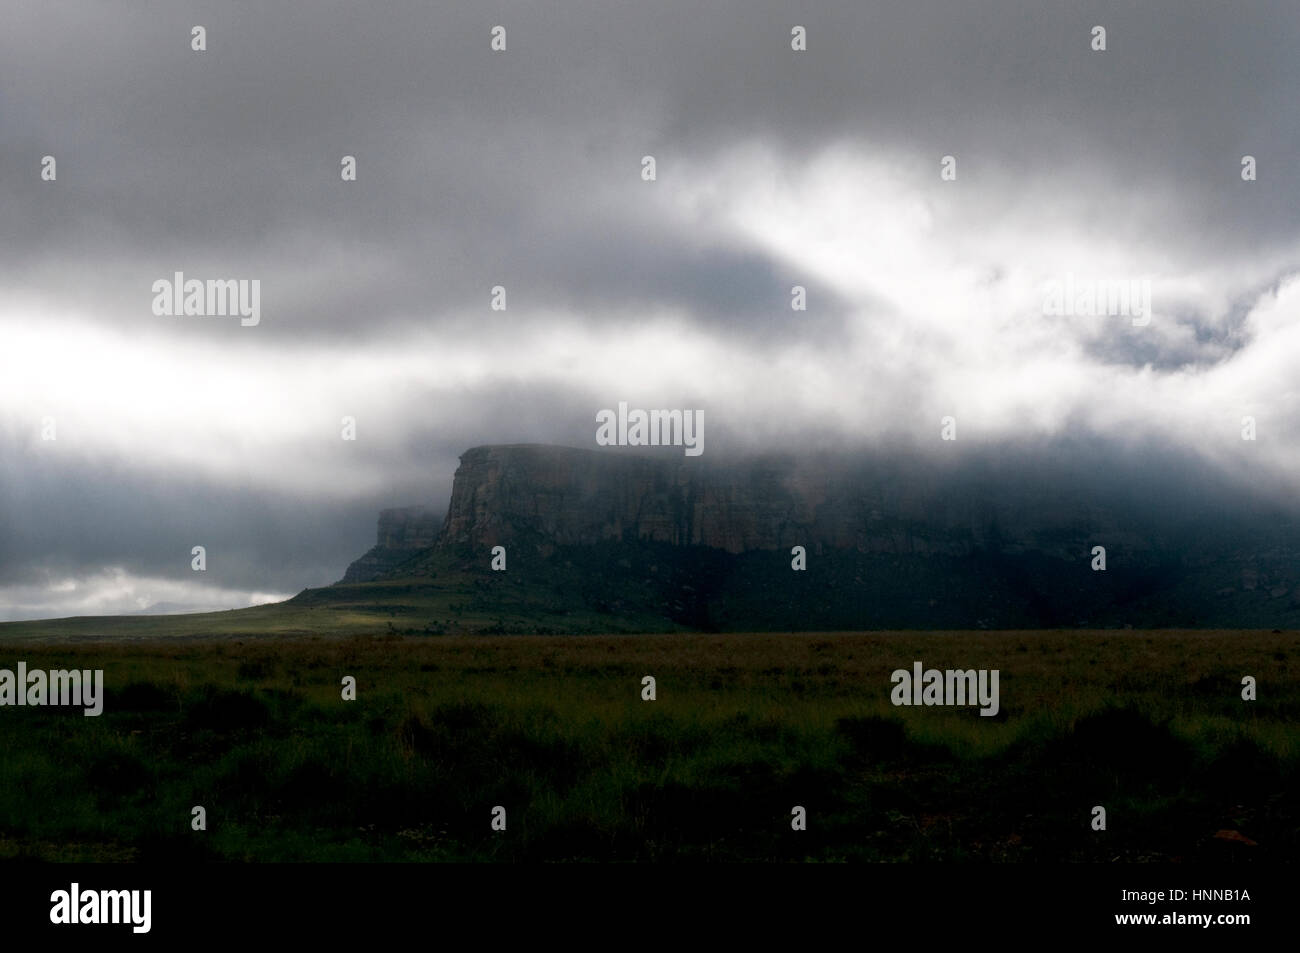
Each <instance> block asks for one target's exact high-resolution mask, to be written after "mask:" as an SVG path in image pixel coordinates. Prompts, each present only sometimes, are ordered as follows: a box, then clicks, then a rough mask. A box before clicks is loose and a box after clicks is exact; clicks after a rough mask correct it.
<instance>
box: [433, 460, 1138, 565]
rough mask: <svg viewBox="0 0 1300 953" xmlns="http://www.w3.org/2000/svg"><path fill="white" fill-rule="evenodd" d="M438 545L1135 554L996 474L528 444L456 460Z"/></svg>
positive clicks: (1096, 518) (1099, 521) (1117, 525)
mask: <svg viewBox="0 0 1300 953" xmlns="http://www.w3.org/2000/svg"><path fill="white" fill-rule="evenodd" d="M460 460H461V462H460V467H459V469H457V471H456V476H455V481H454V483H453V489H452V496H451V506H450V509H449V510H448V513H447V520H446V524H445V526H444V527H443V531H442V534H441V536H440V537H439V542H440V543H441V544H444V545H472V546H487V547H491V546H494V545H497V544H500V543H508V542H512V541H518V540H520V539H525V540H526V539H536V540H541V541H546V542H550V543H553V544H559V545H574V544H576V545H582V544H590V543H593V542H599V541H606V540H622V541H637V540H641V541H650V542H663V543H670V544H674V545H691V546H704V547H709V548H713V549H720V550H723V551H725V552H728V553H742V552H748V551H751V550H771V549H786V550H788V549H789V548H790V547H792V546H795V545H802V546H805V547H807V548H808V549H809V550H810V551H813V550H820V549H822V548H823V547H830V548H835V549H847V548H851V549H856V550H858V551H859V552H874V553H899V554H904V553H906V554H923V555H924V554H943V555H966V554H969V553H970V552H972V551H974V550H975V549H978V548H988V547H995V548H998V549H1000V550H1002V551H1006V552H1019V551H1024V550H1026V549H1034V550H1041V551H1050V552H1054V553H1059V554H1061V555H1064V554H1065V553H1067V552H1068V553H1069V554H1070V555H1071V556H1076V555H1078V549H1077V546H1079V545H1081V544H1082V543H1083V542H1085V541H1086V540H1087V538H1088V537H1089V536H1090V535H1096V534H1104V535H1105V537H1106V539H1107V542H1108V544H1109V545H1111V546H1129V547H1142V546H1143V545H1145V544H1146V542H1147V538H1146V537H1144V536H1143V535H1142V534H1140V533H1135V532H1134V530H1133V528H1132V527H1131V526H1128V525H1126V523H1125V521H1122V520H1119V519H1117V518H1116V514H1113V513H1109V514H1108V513H1106V512H1105V511H1104V510H1102V509H1100V508H1097V507H1090V506H1088V505H1086V504H1085V503H1082V502H1079V501H1072V502H1067V501H1065V500H1061V499H1056V498H1054V497H1052V496H1051V495H1044V494H1043V493H1042V492H1041V491H1039V492H1037V493H1035V494H1028V495H1027V494H1025V493H1018V492H1017V491H1018V488H1017V487H1016V486H1014V485H1013V484H1012V483H1011V482H1009V481H1008V480H1007V478H1006V475H1004V474H987V475H985V478H983V479H981V478H979V477H978V476H977V477H975V478H971V477H969V476H964V477H962V478H958V477H957V476H956V475H955V474H954V473H952V472H950V471H948V470H945V469H943V468H940V469H938V470H933V471H926V470H924V468H921V467H915V468H913V467H902V466H899V465H897V464H889V463H885V464H884V465H882V463H881V461H873V462H871V463H862V462H859V463H857V464H848V463H846V462H845V461H843V460H835V459H827V458H795V457H786V458H781V457H771V458H766V459H755V460H748V461H745V462H743V463H735V464H713V463H711V462H706V461H704V460H703V459H702V458H685V457H681V456H672V457H667V456H664V457H657V458H656V457H646V456H631V455H626V454H618V453H610V452H601V451H592V450H577V449H572V448H568V447H550V446H539V445H515V446H489V447H476V448H474V449H472V450H469V451H467V452H466V453H465V454H464V455H463V456H462V457H461V458H460Z"/></svg>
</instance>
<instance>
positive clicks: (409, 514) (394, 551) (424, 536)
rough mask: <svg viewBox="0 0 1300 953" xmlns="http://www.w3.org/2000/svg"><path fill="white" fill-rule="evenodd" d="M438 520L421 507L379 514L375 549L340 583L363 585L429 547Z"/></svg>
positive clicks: (439, 523) (431, 511) (355, 563)
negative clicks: (358, 583) (360, 583)
mask: <svg viewBox="0 0 1300 953" xmlns="http://www.w3.org/2000/svg"><path fill="white" fill-rule="evenodd" d="M441 526H442V518H441V517H440V515H439V514H438V512H437V511H435V510H432V509H429V508H428V507H423V506H408V507H402V508H399V509H390V510H382V511H381V512H380V514H379V534H378V539H377V540H376V542H375V545H374V546H373V547H372V548H371V549H370V551H369V552H367V553H366V554H365V555H364V556H362V557H361V558H360V559H358V560H356V561H355V562H353V563H352V565H350V566H349V567H348V569H347V572H345V573H344V574H343V578H342V579H341V580H339V581H340V582H345V583H352V582H366V581H368V580H371V579H375V578H376V577H378V576H381V575H383V574H384V573H386V572H389V571H391V570H392V569H394V568H396V567H397V566H398V565H400V564H401V563H402V561H403V560H405V559H409V558H410V557H411V556H412V555H414V554H415V553H418V552H422V551H423V550H426V549H428V548H429V547H431V546H432V545H433V544H434V543H435V542H437V539H438V533H439V530H440V529H441Z"/></svg>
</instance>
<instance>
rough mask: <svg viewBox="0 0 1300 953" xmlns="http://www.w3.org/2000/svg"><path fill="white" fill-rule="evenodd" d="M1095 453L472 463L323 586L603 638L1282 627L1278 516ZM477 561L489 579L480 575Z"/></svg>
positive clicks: (515, 456)
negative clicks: (362, 587)
mask: <svg viewBox="0 0 1300 953" xmlns="http://www.w3.org/2000/svg"><path fill="white" fill-rule="evenodd" d="M1096 449H1097V448H1096V447H1093V446H1090V445H1086V444H1082V443H1063V444H1061V445H1058V446H1054V447H1053V448H1052V452H1051V453H1050V454H1043V453H1032V452H1029V451H1027V450H1021V451H1016V450H1008V449H1007V448H1002V449H1001V450H1000V451H998V452H993V451H991V450H983V451H980V450H976V451H964V452H963V454H962V455H961V459H960V465H958V461H957V456H956V454H954V455H952V456H950V457H949V458H948V459H943V458H942V457H940V456H936V455H934V454H924V453H920V452H917V451H915V450H911V451H908V450H904V449H902V448H896V449H895V450H893V451H891V452H888V453H886V452H879V453H870V454H866V453H852V454H849V453H819V454H799V455H795V454H768V455H763V456H752V457H742V458H731V459H725V460H715V459H712V458H685V457H678V456H672V457H669V456H661V455H648V454H643V453H635V452H616V451H592V450H581V449H575V448H570V447H557V446H544V445H534V444H520V445H505V446H483V447H475V448H473V449H471V450H468V451H466V452H465V453H464V454H463V455H462V456H461V460H460V467H459V469H458V470H457V471H456V475H455V479H454V481H453V488H452V493H451V499H450V503H449V506H448V508H447V511H446V513H445V516H443V515H441V514H440V513H439V511H438V510H437V509H434V508H431V507H412V508H405V509H389V510H385V511H384V512H383V513H382V514H381V516H380V520H379V537H378V541H377V544H376V546H375V547H373V548H372V549H371V550H370V551H369V552H367V553H366V554H365V555H364V556H362V557H361V558H359V559H358V560H356V561H355V562H354V563H353V564H352V565H351V566H350V567H349V568H348V570H347V572H346V573H345V575H344V577H343V579H342V580H341V583H343V584H356V583H365V582H373V581H392V580H401V579H414V580H418V579H420V578H421V577H422V576H428V575H430V574H433V575H436V574H437V571H438V570H437V568H436V567H439V566H441V567H444V568H445V567H447V566H449V565H455V566H457V567H458V568H459V569H461V570H463V571H468V572H471V573H476V574H477V573H481V574H482V577H481V582H482V584H483V585H484V586H487V587H488V590H487V593H488V594H487V595H485V597H484V598H485V599H486V600H487V603H488V604H489V605H490V602H491V596H490V587H491V586H492V585H493V582H492V580H494V579H500V580H502V581H503V582H504V580H506V579H510V578H514V577H516V576H521V577H524V578H526V579H528V580H530V581H532V582H536V583H538V584H539V585H542V586H544V587H546V586H549V587H551V588H552V589H554V590H555V591H556V592H560V593H563V592H569V593H570V595H571V596H572V598H573V600H574V605H573V606H572V608H573V609H574V610H575V611H576V610H579V609H590V608H591V607H593V606H596V607H603V609H602V611H607V612H608V614H609V615H610V617H611V621H612V622H616V621H617V620H618V616H619V615H620V613H632V614H637V615H640V614H644V613H647V612H649V613H658V614H661V615H662V617H663V618H664V619H665V621H666V622H669V623H672V624H676V625H682V626H688V627H692V628H704V629H723V630H725V629H786V628H789V629H808V628H914V627H915V628H921V627H983V628H995V627H1046V626H1074V625H1080V626H1083V625H1087V626H1129V625H1131V626H1134V627H1164V626H1173V625H1179V626H1211V627H1243V626H1245V627H1274V626H1276V627H1283V626H1294V625H1295V624H1296V622H1297V619H1300V585H1298V584H1300V519H1298V518H1297V514H1296V512H1295V510H1294V509H1293V508H1291V507H1289V506H1288V505H1286V504H1285V502H1284V501H1283V500H1281V499H1278V498H1274V497H1271V496H1269V495H1267V494H1264V493H1261V492H1258V491H1256V490H1252V489H1251V488H1250V487H1251V486H1252V485H1253V484H1251V483H1250V481H1240V482H1239V481H1236V480H1234V479H1232V478H1231V477H1230V476H1228V475H1225V474H1223V473H1222V472H1221V471H1216V470H1211V469H1209V468H1206V467H1204V466H1197V465H1196V464H1195V463H1194V462H1192V461H1191V460H1188V459H1185V458H1181V457H1179V456H1178V455H1177V454H1176V453H1172V452H1161V451H1159V450H1153V449H1152V448H1150V447H1142V448H1135V449H1134V450H1133V451H1131V452H1129V453H1128V454H1125V453H1123V452H1119V453H1110V454H1107V455H1101V454H1098V453H1097V452H1096ZM496 546H501V547H504V548H505V550H506V554H507V560H508V561H507V569H506V570H505V572H493V571H492V570H490V568H489V563H490V561H491V555H492V549H493V547H496ZM794 547H803V548H804V550H805V552H806V565H807V568H806V569H804V570H802V571H796V570H795V569H793V568H792V561H793V560H794V558H795V557H794V555H793V554H792V551H793V550H794ZM1096 547H1103V548H1104V551H1105V552H1104V558H1105V563H1104V565H1105V568H1104V569H1101V568H1094V567H1099V566H1100V561H1099V558H1100V551H1099V550H1097V549H1096ZM579 581H580V582H581V585H575V584H576V583H578V582H579ZM481 608H483V606H480V609H481Z"/></svg>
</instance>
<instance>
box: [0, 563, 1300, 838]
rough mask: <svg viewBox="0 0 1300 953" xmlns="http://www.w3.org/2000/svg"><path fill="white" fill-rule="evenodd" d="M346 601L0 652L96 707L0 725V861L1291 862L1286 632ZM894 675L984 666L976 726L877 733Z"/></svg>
mask: <svg viewBox="0 0 1300 953" xmlns="http://www.w3.org/2000/svg"><path fill="white" fill-rule="evenodd" d="M376 595H377V593H376V592H375V591H373V590H362V591H361V592H360V593H359V595H358V602H357V605H358V606H360V608H348V607H347V605H348V603H347V600H346V599H341V600H335V601H333V602H331V603H330V604H329V606H326V605H324V604H319V605H313V604H312V600H311V597H310V593H308V594H306V598H302V597H300V600H298V601H296V602H295V603H290V604H285V605H284V606H281V607H264V608H261V609H249V610H241V611H240V612H229V613H212V614H207V615H206V616H203V617H200V616H173V617H166V618H150V617H137V618H133V619H129V620H120V619H119V620H67V621H63V622H54V623H24V624H15V625H11V626H5V627H3V628H0V631H2V632H3V633H4V636H3V638H4V641H3V642H0V667H5V668H13V667H14V666H15V665H16V663H17V662H18V661H19V660H22V661H25V662H26V663H27V665H28V667H29V668H67V667H76V668H102V669H103V670H104V673H105V685H106V700H105V710H104V714H103V715H102V716H100V717H97V718H87V717H84V716H83V715H82V713H81V710H80V709H71V710H69V709H58V708H0V782H2V783H0V858H6V859H37V858H39V859H48V860H123V861H130V860H140V861H149V860H200V861H202V860H233V861H299V860H303V861H349V860H374V861H393V860H396V861H520V860H523V861H587V860H597V861H609V860H613V861H682V860H689V861H695V860H704V861H805V860H815V861H832V862H833V861H945V862H967V861H1007V862H1038V861H1057V860H1061V861H1099V862H1112V861H1124V862H1131V861H1138V862H1141V861H1168V860H1174V861H1195V860H1206V859H1215V860H1218V859H1225V858H1226V859H1230V860H1233V861H1240V862H1258V861H1289V860H1290V858H1291V857H1293V856H1294V855H1295V852H1296V849H1297V847H1300V796H1298V795H1300V783H1298V782H1300V731H1297V728H1296V726H1297V724H1298V721H1300V678H1297V674H1298V672H1297V669H1296V660H1297V639H1296V633H1293V632H1277V633H1271V632H1267V631H1262V632H1261V631H1240V632H1223V631H1204V632H1203V631H1196V632H1189V631H1149V632H1147V631H1128V632H1126V631H1114V630H1110V631H1071V632H1057V631H1046V632H1030V631H1010V632H975V633H971V632H947V633H945V632H934V633H920V632H880V633H863V634H839V633H817V634H788V633H787V634H770V633H769V634H728V635H705V634H696V633H679V634H670V635H653V634H651V635H636V636H623V635H617V636H615V635H594V636H572V635H570V636H549V635H548V636H492V635H437V634H429V635H399V634H386V633H387V630H388V626H387V625H386V623H387V622H388V621H393V622H394V623H395V624H394V626H393V629H394V632H395V633H396V632H398V631H404V630H405V629H407V628H412V627H414V628H416V629H417V631H421V630H422V628H433V627H434V626H433V625H432V624H431V623H430V622H429V619H430V618H437V612H438V611H444V610H446V611H448V613H449V614H448V615H447V616H446V618H448V619H452V618H454V615H452V614H450V609H448V608H447V605H446V603H448V602H454V603H456V605H457V606H460V605H462V604H464V603H465V601H466V600H467V599H469V598H472V596H473V593H472V591H469V592H467V591H451V587H449V588H448V590H447V591H443V592H439V593H432V594H431V593H430V592H429V591H428V590H427V588H426V589H425V590H422V595H421V594H418V593H417V594H414V595H413V594H411V593H407V595H406V596H402V594H401V593H400V592H399V591H396V590H391V589H390V590H389V591H388V592H387V594H386V596H385V598H389V603H388V604H389V605H390V606H391V611H390V610H389V609H385V608H383V605H384V603H383V600H382V599H379V598H376ZM416 598H426V599H430V600H432V603H437V600H443V602H441V603H438V604H437V605H433V604H432V603H431V604H430V605H426V606H425V609H426V610H427V611H428V612H431V613H432V616H430V615H428V614H426V615H424V616H412V617H411V618H421V619H423V620H424V623H423V627H420V626H411V625H406V624H404V623H403V621H402V619H403V615H402V611H401V607H402V606H405V605H408V604H409V600H410V599H416ZM404 599H406V600H408V601H405V602H404V601H403V600H404ZM365 600H369V603H368V604H366V601H365ZM524 601H526V600H524ZM259 619H260V620H261V622H260V623H259ZM502 622H503V623H505V624H507V625H510V624H513V620H512V619H510V618H504V619H502ZM112 623H116V624H118V625H120V626H121V628H114V627H113V624H112ZM494 624H495V623H494ZM259 625H261V626H262V628H259ZM356 631H368V632H370V633H371V634H367V635H355V634H350V633H354V632H356ZM164 632H165V633H166V634H168V635H170V636H173V638H154V637H152V636H154V635H157V634H160V633H164ZM305 633H312V634H310V635H307V634H305ZM94 637H98V638H108V639H113V640H115V641H89V640H88V639H91V638H94ZM177 637H179V638H177ZM32 639H36V641H31V640H32ZM83 639H85V640H87V641H83ZM918 659H919V660H921V661H923V662H924V663H925V665H926V666H927V667H938V668H949V667H952V668H997V669H999V670H1000V672H1001V712H1000V713H999V714H998V716H997V717H993V718H987V717H980V716H979V715H978V714H977V711H976V709H975V708H973V707H972V708H960V709H959V708H905V707H897V708H896V707H894V706H892V705H891V704H890V702H889V690H890V687H891V686H890V681H889V675H890V672H891V671H892V670H894V669H896V668H910V666H911V664H912V662H913V661H915V660H918ZM345 675H352V676H354V677H355V678H356V681H357V691H358V696H357V699H356V700H355V701H343V700H342V698H341V695H340V683H341V680H342V678H343V677H344V676H345ZM645 675H653V676H654V677H655V678H656V680H657V694H658V697H657V699H656V700H655V701H643V700H642V699H641V679H642V677H643V676H645ZM1243 675H1253V676H1254V677H1255V678H1256V679H1258V684H1259V698H1258V700H1257V701H1254V702H1246V701H1243V700H1242V699H1241V696H1240V692H1241V686H1240V681H1241V677H1242V676H1243ZM194 805H202V806H204V807H205V808H206V810H207V818H208V829H207V830H206V831H201V832H197V831H192V830H191V829H190V818H191V807H192V806H194ZM495 805H502V806H504V807H505V808H506V810H507V829H506V831H504V832H495V831H493V830H491V827H490V820H491V809H492V808H493V807H494V806H495ZM795 805H800V806H803V807H805V808H806V809H807V812H808V825H807V830H806V831H793V830H791V825H790V817H791V808H792V807H794V806H795ZM1094 805H1102V806H1104V807H1105V808H1106V810H1107V815H1108V829H1107V830H1106V831H1104V832H1097V831H1093V830H1091V828H1090V820H1091V813H1090V812H1091V809H1092V807H1093V806H1094ZM1229 832H1233V833H1229Z"/></svg>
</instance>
